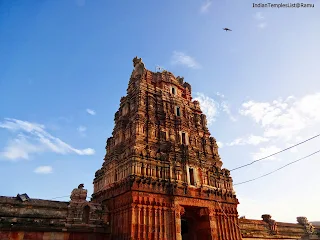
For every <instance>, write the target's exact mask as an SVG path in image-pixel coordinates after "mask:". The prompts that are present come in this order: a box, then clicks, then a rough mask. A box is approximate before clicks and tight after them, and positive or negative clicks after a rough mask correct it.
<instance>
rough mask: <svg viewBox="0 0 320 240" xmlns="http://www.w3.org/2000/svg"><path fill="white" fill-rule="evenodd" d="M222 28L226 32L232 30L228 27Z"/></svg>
mask: <svg viewBox="0 0 320 240" xmlns="http://www.w3.org/2000/svg"><path fill="white" fill-rule="evenodd" d="M223 30H225V31H226V32H228V31H232V30H231V29H229V28H224V29H223Z"/></svg>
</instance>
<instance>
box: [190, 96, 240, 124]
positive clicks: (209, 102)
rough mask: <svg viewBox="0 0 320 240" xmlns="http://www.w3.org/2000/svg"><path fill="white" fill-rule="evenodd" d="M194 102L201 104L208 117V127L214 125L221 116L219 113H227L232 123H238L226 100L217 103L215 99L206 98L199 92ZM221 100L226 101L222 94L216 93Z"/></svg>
mask: <svg viewBox="0 0 320 240" xmlns="http://www.w3.org/2000/svg"><path fill="white" fill-rule="evenodd" d="M195 95H196V97H195V98H194V100H196V101H198V102H199V103H200V108H201V110H202V111H203V113H204V114H205V115H206V116H207V121H208V125H210V124H212V123H213V122H214V121H215V120H216V117H217V116H218V114H219V111H222V112H225V113H226V114H227V115H228V116H229V118H230V120H231V121H237V119H236V118H235V117H234V116H233V115H232V113H231V111H230V106H229V104H228V102H227V101H226V100H222V101H215V100H214V99H213V98H210V97H208V96H206V95H205V94H203V93H199V92H197V93H196V94H195ZM216 95H217V96H218V97H220V98H221V99H225V96H224V95H223V94H222V93H216Z"/></svg>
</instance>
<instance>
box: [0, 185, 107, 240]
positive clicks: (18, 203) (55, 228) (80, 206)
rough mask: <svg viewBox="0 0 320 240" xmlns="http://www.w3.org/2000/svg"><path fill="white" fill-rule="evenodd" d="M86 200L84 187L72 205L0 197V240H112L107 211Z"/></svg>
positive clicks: (73, 198)
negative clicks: (105, 217) (104, 212)
mask: <svg viewBox="0 0 320 240" xmlns="http://www.w3.org/2000/svg"><path fill="white" fill-rule="evenodd" d="M80 186H81V185H80ZM86 197H87V194H86V190H85V189H82V187H80V188H78V189H74V190H73V192H72V194H71V201H70V202H60V201H50V200H41V199H32V198H31V199H30V198H29V197H28V196H27V195H22V196H21V197H19V195H18V196H17V197H3V196H0V240H69V239H70V240H80V239H81V240H89V239H90V240H108V239H109V234H108V231H109V228H108V224H107V223H106V222H105V221H104V220H103V218H104V215H103V214H102V211H103V209H101V208H100V206H99V204H93V203H91V202H87V201H86V200H85V199H86Z"/></svg>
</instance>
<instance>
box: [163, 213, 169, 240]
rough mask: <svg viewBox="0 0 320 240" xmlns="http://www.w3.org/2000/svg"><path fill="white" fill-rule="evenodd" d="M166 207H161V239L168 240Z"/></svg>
mask: <svg viewBox="0 0 320 240" xmlns="http://www.w3.org/2000/svg"><path fill="white" fill-rule="evenodd" d="M168 220H169V219H168V208H166V207H164V208H163V239H164V240H168V239H169V236H168V231H169V227H170V226H169V221H168Z"/></svg>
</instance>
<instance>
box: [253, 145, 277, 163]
mask: <svg viewBox="0 0 320 240" xmlns="http://www.w3.org/2000/svg"><path fill="white" fill-rule="evenodd" d="M279 151H281V149H280V148H278V147H276V146H269V147H265V148H259V151H258V152H255V153H251V155H252V158H253V160H258V159H260V158H264V157H266V156H269V155H271V154H273V153H276V152H279ZM268 159H269V160H274V159H275V157H274V156H272V157H270V158H268Z"/></svg>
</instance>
